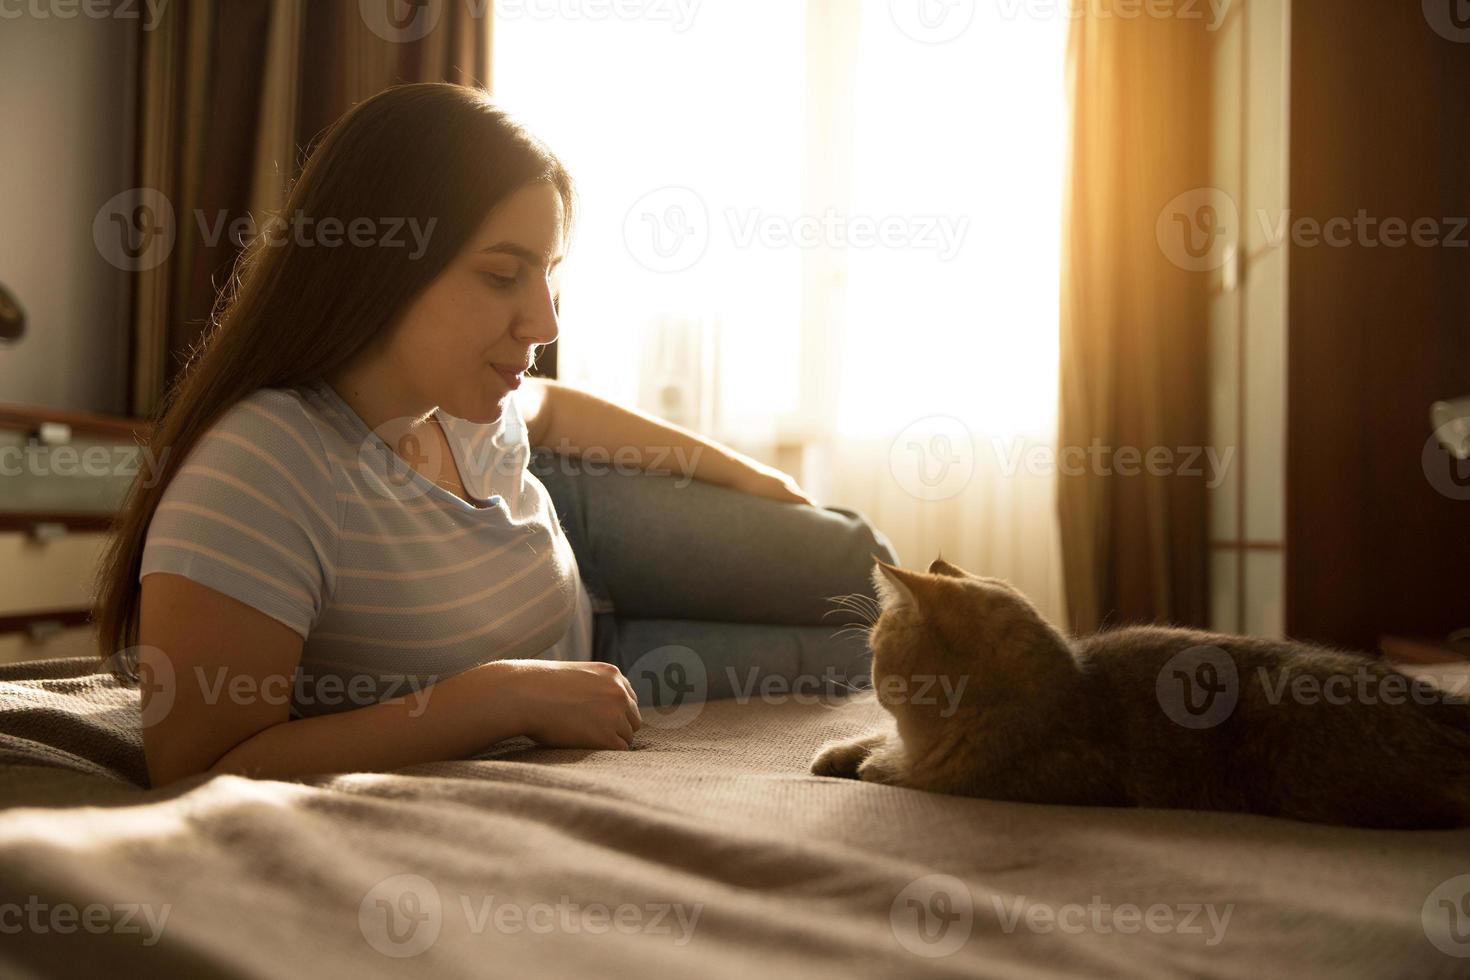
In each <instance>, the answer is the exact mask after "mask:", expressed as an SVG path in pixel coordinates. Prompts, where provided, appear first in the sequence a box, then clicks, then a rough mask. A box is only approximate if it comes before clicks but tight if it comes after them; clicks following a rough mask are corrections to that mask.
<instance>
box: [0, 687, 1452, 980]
mask: <svg viewBox="0 0 1470 980" xmlns="http://www.w3.org/2000/svg"><path fill="white" fill-rule="evenodd" d="M91 671H92V666H91V664H90V663H89V662H87V661H85V660H61V661H50V662H45V663H35V664H21V665H11V666H6V667H3V668H0V801H3V804H4V806H5V807H6V809H5V810H4V811H3V812H0V975H3V976H6V977H10V976H21V977H26V976H52V975H79V976H80V975H86V974H89V973H94V972H95V973H98V974H101V975H107V976H149V977H168V976H191V977H193V976H226V977H277V976H288V975H299V974H309V975H311V976H313V977H314V978H317V980H327V978H334V977H348V978H353V980H363V978H369V977H376V976H398V975H406V974H413V975H423V976H434V977H485V976H507V977H539V976H558V977H561V976H566V977H571V976H589V975H591V976H608V977H624V976H628V977H634V976H636V977H679V978H687V977H711V978H721V977H731V978H735V977H740V978H745V977H750V976H752V975H757V976H762V977H771V978H775V977H824V976H832V977H909V976H936V977H946V976H954V977H959V976H965V977H1007V978H1042V977H1107V976H1126V977H1147V976H1160V977H1175V976H1207V977H1239V978H1249V980H1261V978H1263V977H1268V978H1269V977H1292V978H1296V980H1301V978H1307V977H1332V978H1335V980H1340V978H1344V977H1373V978H1384V977H1403V978H1415V980H1427V978H1435V977H1445V978H1450V977H1466V976H1470V917H1466V918H1463V919H1462V918H1457V916H1459V915H1460V910H1461V909H1465V910H1467V911H1470V898H1467V897H1466V895H1467V894H1470V830H1466V831H1436V832H1413V833H1408V832H1383V831H1363V830H1350V829H1343V828H1334V827H1322V826H1311V825H1306V824H1299V823H1293V822H1289V821H1283V820H1273V819H1266V818H1260V817H1252V816H1243V815H1232V814H1218V813H1194V812H1168V811H1140V810H1132V811H1129V810H1106V809H1088V808H1069V807H1041V806H1031V805H1022V804H1008V803H997V802H990V801H984V800H973V799H961V798H953V797H944V796H937V795H932V794H925V793H919V792H915V791H911V790H904V789H896V788H892V787H885V786H874V785H865V784H860V783H856V782H851V781H845V780H835V779H824V778H818V777H814V776H812V775H810V774H808V772H807V771H806V764H807V761H808V759H809V758H810V756H811V754H812V751H813V750H814V749H815V748H816V747H817V746H818V745H820V744H821V743H822V742H823V741H825V740H827V739H829V738H833V737H838V736H844V735H850V734H855V733H858V732H860V731H862V730H864V729H866V728H867V727H868V726H869V725H870V724H871V723H872V722H873V721H875V720H876V719H877V718H878V717H879V716H880V713H881V709H880V708H878V707H877V706H876V705H875V704H873V703H872V702H871V701H867V700H863V699H854V700H839V699H825V698H824V699H817V698H814V697H806V698H802V699H800V700H796V699H791V700H786V699H781V698H771V699H769V700H766V701H749V702H746V703H742V702H740V701H734V700H731V701H718V702H710V703H708V704H705V705H702V706H693V707H691V706H685V707H683V708H681V709H678V710H677V711H672V710H670V711H663V710H658V709H646V710H645V720H646V725H645V727H644V729H643V730H642V731H641V732H640V733H639V735H638V738H637V743H636V747H635V749H634V750H632V751H629V752H591V751H567V750H546V749H540V748H538V747H536V746H534V745H533V744H532V743H530V742H528V741H524V740H517V741H512V742H507V743H503V744H502V745H500V746H497V747H496V748H495V749H494V750H492V751H491V752H489V753H487V754H485V755H484V756H483V757H480V758H476V759H473V760H467V761H459V762H449V763H440V764H434V765H422V766H416V767H413V768H411V769H405V770H402V771H399V772H395V773H392V774H357V775H341V776H331V777H322V778H317V779H313V780H310V781H305V782H300V783H281V782H266V781H252V780H247V779H240V778H233V777H218V778H211V779H202V778H201V779H194V780H190V781H186V782H184V783H182V784H179V785H178V786H175V787H170V788H165V789H161V790H150V789H145V788H142V786H141V785H140V784H141V783H142V782H143V766H142V755H141V743H140V741H139V738H138V734H137V727H138V718H137V708H136V700H137V694H136V691H134V690H132V689H130V688H129V687H127V686H125V685H122V684H120V683H119V682H118V681H116V680H115V679H114V678H112V677H111V676H110V675H99V674H94V673H92V672H91ZM1459 876H1467V877H1464V878H1459ZM1457 878H1458V879H1459V880H1458V881H1457ZM1457 903H1458V904H1457ZM17 924H19V928H16V926H17ZM68 925H70V929H68V928H67V926H68Z"/></svg>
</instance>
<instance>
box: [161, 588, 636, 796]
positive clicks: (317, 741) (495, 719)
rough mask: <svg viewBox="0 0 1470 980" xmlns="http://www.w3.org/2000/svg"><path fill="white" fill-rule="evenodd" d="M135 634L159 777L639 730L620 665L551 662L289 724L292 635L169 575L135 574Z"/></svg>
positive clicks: (588, 741) (601, 738)
mask: <svg viewBox="0 0 1470 980" xmlns="http://www.w3.org/2000/svg"><path fill="white" fill-rule="evenodd" d="M139 640H140V643H141V646H140V656H139V661H140V662H139V673H140V674H141V675H142V680H143V683H142V685H141V688H142V701H143V705H142V719H143V748H144V752H145V754H146V756H147V762H148V775H149V777H150V779H151V780H152V782H153V785H154V786H162V785H164V784H166V783H171V782H173V781H174V780H176V779H182V778H184V777H186V776H192V775H196V774H199V773H205V772H208V773H235V774H239V775H245V776H254V777H258V778H267V779H292V778H296V777H300V776H307V775H313V774H319V773H338V772H364V771H382V770H386V769H397V768H400V767H402V766H407V765H413V764H414V763H419V762H432V761H437V760H441V759H463V758H466V757H467V756H471V755H474V754H476V753H478V752H480V751H482V750H483V749H485V748H487V747H488V746H491V745H494V744H495V743H496V742H500V741H503V740H505V739H507V738H510V737H512V736H515V735H529V736H530V737H531V738H533V739H535V740H536V741H538V742H540V743H541V744H543V745H548V746H561V747H576V748H605V749H626V748H628V745H629V742H630V741H631V740H632V737H633V733H634V732H635V731H637V730H638V728H639V727H640V726H641V725H642V720H641V718H640V716H639V714H638V706H637V697H636V696H635V695H634V693H633V688H632V685H631V684H629V683H628V681H627V679H626V678H624V677H623V676H622V674H621V673H619V672H618V669H617V668H616V667H614V666H612V665H611V664H605V663H598V662H564V661H551V660H501V661H492V662H490V663H487V664H483V665H481V666H478V667H472V668H470V669H469V670H466V671H464V672H463V673H460V674H456V675H455V676H453V677H450V678H447V679H445V680H442V681H440V682H439V683H437V684H434V685H432V686H430V687H426V688H424V689H422V690H420V691H418V692H417V693H416V694H414V695H411V696H408V697H405V698H400V699H396V700H393V701H385V702H383V703H380V704H372V705H369V706H366V707H359V708H354V709H352V710H350V711H344V712H341V713H339V714H332V715H324V716H321V717H316V718H304V719H298V720H295V721H293V720H291V718H290V703H289V700H290V698H289V696H290V693H291V691H292V689H293V676H294V673H295V670H296V667H297V665H298V664H299V663H300V660H301V649H302V641H301V637H300V636H298V635H297V634H296V632H295V631H294V630H292V629H290V628H289V627H287V626H285V625H284V624H282V623H280V622H278V621H276V620H275V619H272V618H271V617H269V616H267V615H265V614H264V613H262V612H259V611H258V610H256V609H253V608H251V607H250V606H247V605H245V604H244V603H242V602H238V601H236V600H234V599H232V598H230V597H229V596H226V595H224V594H222V593H219V592H216V591H215V590H213V589H210V588H207V587H205V586H203V585H200V584H199V583H197V582H194V581H192V580H190V579H187V578H184V577H182V576H179V575H173V574H168V573H162V572H158V573H154V574H151V575H145V576H144V577H143V584H142V608H141V622H140V629H139ZM349 689H350V688H349Z"/></svg>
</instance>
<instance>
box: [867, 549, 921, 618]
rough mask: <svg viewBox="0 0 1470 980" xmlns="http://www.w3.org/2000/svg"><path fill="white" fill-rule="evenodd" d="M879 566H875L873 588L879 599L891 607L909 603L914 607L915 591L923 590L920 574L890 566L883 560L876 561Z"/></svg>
mask: <svg viewBox="0 0 1470 980" xmlns="http://www.w3.org/2000/svg"><path fill="white" fill-rule="evenodd" d="M874 560H875V561H876V562H877V564H876V565H874V566H873V588H874V589H875V590H876V591H877V593H878V598H879V599H881V600H882V602H883V605H884V606H885V607H886V606H889V605H892V604H894V603H908V604H909V605H914V604H915V602H914V589H915V588H921V587H922V583H921V582H920V581H919V578H918V573H916V572H910V571H908V570H907V569H903V568H899V567H898V566H897V565H890V564H888V562H886V561H884V560H883V559H881V558H875V559H874Z"/></svg>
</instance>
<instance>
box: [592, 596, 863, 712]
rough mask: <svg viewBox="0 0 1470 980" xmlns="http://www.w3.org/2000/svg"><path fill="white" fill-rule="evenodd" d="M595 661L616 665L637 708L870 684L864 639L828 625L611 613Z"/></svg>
mask: <svg viewBox="0 0 1470 980" xmlns="http://www.w3.org/2000/svg"><path fill="white" fill-rule="evenodd" d="M596 642H597V647H598V649H597V653H596V659H598V660H604V661H607V662H608V663H612V664H616V665H617V667H618V668H619V669H620V670H622V672H623V673H624V674H625V675H627V677H628V680H629V681H631V682H632V684H633V689H634V690H635V691H636V692H637V693H638V703H639V704H640V705H653V706H670V705H675V706H677V705H680V704H684V703H687V702H698V701H709V700H715V699H720V698H739V699H740V700H742V701H744V700H763V699H795V700H798V701H800V700H802V699H809V700H821V701H824V702H827V703H831V702H832V701H833V698H834V696H836V695H843V694H847V693H850V692H851V691H853V690H855V689H861V688H866V687H868V686H869V685H870V680H871V673H872V666H871V665H872V654H871V653H870V652H869V650H868V646H867V642H866V639H865V637H863V636H861V635H857V634H854V633H853V632H851V631H848V632H845V633H842V634H840V635H839V634H838V633H837V631H836V629H835V628H834V627H830V626H780V625H766V624H761V623H706V622H697V621H693V620H672V619H631V620H624V619H615V618H613V617H607V619H605V620H604V621H603V622H602V623H601V624H600V628H599V629H598V630H597V641H596Z"/></svg>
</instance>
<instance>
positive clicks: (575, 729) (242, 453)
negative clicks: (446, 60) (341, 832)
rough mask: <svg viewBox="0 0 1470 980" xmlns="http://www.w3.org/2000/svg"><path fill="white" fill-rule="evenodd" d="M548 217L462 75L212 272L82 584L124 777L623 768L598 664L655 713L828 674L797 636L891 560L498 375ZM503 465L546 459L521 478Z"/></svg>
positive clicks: (569, 392) (338, 148) (824, 648)
mask: <svg viewBox="0 0 1470 980" xmlns="http://www.w3.org/2000/svg"><path fill="white" fill-rule="evenodd" d="M571 211H572V189H571V182H570V179H569V178H568V176H567V174H566V172H565V170H564V169H563V168H562V166H561V164H560V163H559V162H558V161H557V160H556V158H555V157H554V156H553V155H552V154H551V153H550V152H549V151H548V150H547V149H546V148H545V147H544V146H542V145H541V144H540V143H538V142H537V141H536V140H535V139H533V138H532V137H531V136H529V135H528V134H527V133H525V132H524V131H523V130H521V129H520V128H518V127H517V126H516V125H515V124H514V123H513V122H512V121H511V120H510V119H509V118H507V117H506V116H505V115H504V114H503V113H502V112H501V111H500V110H499V109H497V108H496V107H495V106H494V104H493V103H491V102H490V101H489V100H488V99H487V97H486V96H485V95H484V94H482V93H480V92H477V91H475V90H472V89H466V88H460V87H456V86H451V85H437V84H429V85H410V86H404V87H400V88H396V89H392V90H389V91H387V92H384V93H382V94H380V95H378V96H377V97H375V98H373V99H370V100H368V101H366V102H364V103H362V104H361V105H359V106H358V107H356V108H355V109H354V110H352V111H351V112H350V113H348V114H347V115H346V116H345V117H343V119H342V120H341V121H340V122H339V123H338V124H337V125H336V126H335V127H334V128H333V129H332V131H331V132H330V133H329V134H328V135H327V137H326V138H325V140H324V141H323V142H322V144H321V146H320V147H319V148H318V149H317V150H316V151H315V153H314V154H313V155H312V158H311V160H310V161H309V163H308V165H307V166H306V168H305V171H304V172H303V174H302V176H301V178H300V180H299V181H297V183H296V185H295V187H294V188H293V190H292V193H291V195H290V200H289V201H288V203H287V207H286V215H288V216H291V221H292V228H293V229H297V230H296V231H295V232H294V233H293V234H289V235H283V234H277V235H261V236H259V237H258V238H257V239H256V240H255V241H254V242H252V243H251V245H250V247H249V248H248V249H247V251H246V253H245V255H244V256H243V257H242V259H241V265H240V270H239V275H238V277H237V279H236V283H235V287H234V289H233V291H232V292H231V293H230V294H229V295H228V296H226V297H224V298H223V299H222V302H221V306H220V309H219V311H218V314H217V316H216V327H215V330H214V331H213V333H212V335H211V336H210V337H209V338H208V340H207V341H206V343H205V344H203V345H202V350H201V351H200V352H198V353H197V355H196V356H195V357H194V359H193V361H192V363H191V364H190V365H189V366H188V367H187V369H186V370H185V371H184V373H183V375H182V377H181V379H180V382H179V383H178V384H177V385H176V386H175V388H174V389H173V390H172V391H171V393H170V397H169V399H168V402H167V404H166V405H165V406H164V409H163V411H162V413H161V416H160V418H159V419H158V421H157V424H156V425H155V427H154V430H153V435H152V442H153V447H152V448H153V450H154V453H155V458H161V459H163V461H164V462H163V464H162V466H161V468H160V471H159V473H158V474H157V478H156V479H155V480H152V481H148V482H144V481H139V482H138V483H137V484H136V485H135V486H134V488H133V491H132V494H131V496H130V498H129V500H128V502H127V504H126V505H125V508H124V511H123V514H122V516H121V518H120V520H119V525H118V533H117V535H116V538H115V541H114V545H113V547H112V550H111V552H110V554H109V555H108V558H107V560H106V561H105V562H104V565H103V569H102V573H101V579H100V583H99V584H100V588H99V603H98V607H99V608H98V616H97V618H98V622H99V625H100V643H101V652H102V655H103V656H104V657H106V656H109V655H112V654H113V653H114V652H115V651H124V652H125V653H127V654H128V655H129V656H127V657H124V658H123V660H124V661H125V662H127V663H129V664H132V665H136V667H137V669H138V672H139V673H141V674H143V675H144V676H145V678H146V680H147V683H145V684H144V685H143V721H144V735H143V738H144V747H145V750H146V753H147V761H148V770H149V773H150V776H151V778H152V780H153V782H154V784H155V785H161V784H164V783H167V782H170V781H173V780H175V779H178V778H181V777H185V776H189V775H194V774H198V773H205V772H216V773H241V774H249V775H254V776H261V777H273V778H290V777H293V776H299V775H305V774H310V773H321V772H346V771H356V770H374V769H386V768H394V767H399V766H404V765H409V764H412V763H416V762H424V761H430V760H437V759H446V758H458V757H464V756H467V755H471V754H474V753H476V752H478V751H480V750H482V749H484V748H485V747H486V746H489V745H491V744H493V743H495V742H497V741H500V740H502V739H505V738H508V737H511V736H514V735H528V736H530V737H531V738H533V739H535V740H536V741H537V742H539V743H541V744H543V745H548V746H563V747H586V748H609V749H625V748H628V747H629V745H630V743H631V741H632V738H633V734H634V732H636V731H637V730H638V728H639V726H640V725H641V723H642V719H641V716H640V714H639V710H638V697H637V694H636V693H635V689H634V686H633V684H631V683H630V682H629V678H628V676H626V675H625V673H624V671H627V672H628V673H631V674H633V675H634V677H633V679H634V680H635V681H638V682H640V684H642V685H643V686H644V694H645V699H646V700H655V699H663V700H665V701H667V699H669V698H671V697H672V698H686V697H692V698H698V697H704V696H720V695H728V694H730V693H741V692H744V691H748V690H749V689H750V688H749V684H748V681H749V680H750V679H752V675H751V674H750V673H749V671H748V670H747V668H748V667H754V668H756V669H757V671H763V672H764V673H765V674H766V675H768V676H769V675H771V674H775V675H777V676H778V677H784V678H786V679H787V680H790V679H792V678H800V677H810V676H812V675H814V674H816V673H818V672H825V673H827V674H828V675H829V678H830V679H832V680H835V681H837V682H838V683H842V682H843V680H844V678H845V677H846V676H847V675H848V674H849V672H850V671H851V670H852V669H853V668H855V667H858V666H859V664H858V660H859V658H860V657H861V656H862V655H864V654H865V653H866V650H865V647H864V645H863V643H862V641H861V640H853V639H850V638H849V639H847V640H842V639H837V638H834V636H833V632H834V630H833V625H832V624H831V623H830V621H829V622H828V623H827V625H825V626H824V625H822V624H823V619H822V616H823V614H824V613H826V612H828V611H829V610H830V609H831V608H832V607H831V606H830V604H829V603H828V602H827V601H826V599H827V597H830V596H833V595H837V594H843V593H850V592H857V591H866V590H867V583H866V578H867V572H868V569H869V567H870V564H871V556H872V555H873V554H875V553H876V554H878V555H879V556H881V557H886V558H888V559H892V558H893V555H892V552H891V549H889V548H888V546H887V544H886V543H885V542H884V541H883V540H882V538H881V536H878V535H876V533H875V532H873V531H872V530H871V529H870V528H869V527H868V526H867V525H866V524H865V523H864V522H863V521H862V520H861V518H859V517H858V516H857V515H855V514H851V513H850V512H845V511H837V510H833V509H822V508H817V507H815V506H813V505H812V504H811V501H809V500H808V499H807V498H806V497H805V495H804V494H803V493H802V492H801V491H800V489H798V488H797V487H796V485H795V484H794V483H793V481H792V480H791V479H790V478H789V477H787V476H785V475H784V474H781V473H779V472H776V471H774V470H772V469H770V468H768V467H765V466H763V465H761V464H759V463H757V462H755V461H753V460H750V459H748V458H745V457H743V456H741V455H739V454H737V453H735V452H733V451H731V450H729V449H726V448H724V447H721V446H719V445H716V444H715V443H712V442H708V441H706V440H704V439H702V438H700V437H699V436H697V435H695V434H693V433H691V432H688V431H685V430H683V429H679V428H676V427H673V426H669V425H666V424H664V423H662V422H659V421H657V420H654V419H652V418H649V417H647V416H644V415H641V414H638V413H636V412H632V411H628V410H626V409H622V408H618V407H616V406H614V405H611V404H609V403H607V402H605V401H602V400H600V399H597V398H595V397H593V396H591V395H589V394H585V393H582V392H579V391H576V390H574V389H572V388H569V387H566V386H563V385H558V384H555V383H551V382H545V381H539V380H535V379H531V378H528V377H527V376H526V371H527V370H528V369H529V368H530V367H531V365H532V364H533V362H534V360H535V355H536V352H537V350H538V349H539V348H540V347H541V346H543V345H545V344H549V343H551V342H552V341H553V340H555V339H556V337H557V311H556V307H557V277H556V269H557V264H558V263H559V262H560V260H561V257H562V254H563V251H564V247H565V244H566V241H567V236H568V230H569V225H570V217H571ZM405 227H408V228H414V229H417V231H418V233H420V234H421V235H422V239H421V240H420V241H418V242H412V241H411V240H409V239H408V236H407V235H404V234H396V235H395V231H401V229H403V228H405ZM310 228H315V229H317V230H318V233H319V235H320V236H321V237H320V241H313V240H312V239H311V238H310V237H305V238H303V234H302V232H301V231H300V229H310ZM328 235H330V236H331V239H330V241H329V240H328ZM415 244H416V245H417V248H410V247H408V246H410V245H415ZM533 447H537V448H546V447H549V448H553V449H555V450H557V454H550V453H542V454H541V455H539V456H538V457H537V458H536V462H535V471H534V472H532V471H531V466H532V459H531V451H532V448H533ZM594 460H597V461H607V460H612V461H615V462H616V463H617V464H618V466H617V470H616V471H615V472H610V473H605V472H604V470H606V469H607V466H606V465H603V466H600V467H598V471H597V472H598V475H593V473H592V468H591V466H590V465H589V464H591V463H592V462H593V461H594ZM640 469H641V470H645V471H649V472H647V473H646V474H644V473H640ZM656 470H662V472H656ZM691 479H692V480H695V481H698V482H690V481H691ZM563 524H565V525H566V526H565V529H564V528H563V527H562V525H563ZM569 538H570V540H569ZM594 607H595V614H594ZM619 667H622V668H623V670H620V669H619ZM757 690H759V689H757ZM767 690H769V688H767Z"/></svg>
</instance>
